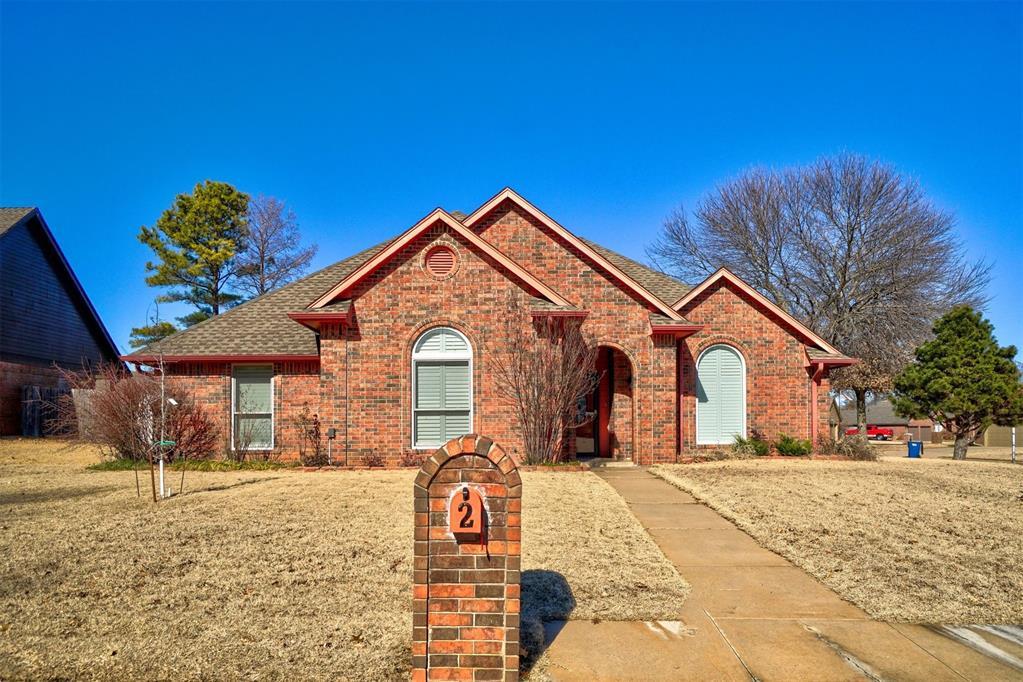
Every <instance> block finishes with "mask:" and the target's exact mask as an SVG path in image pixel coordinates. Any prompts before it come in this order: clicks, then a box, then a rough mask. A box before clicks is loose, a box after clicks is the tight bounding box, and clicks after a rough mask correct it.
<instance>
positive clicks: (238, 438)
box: [231, 365, 274, 450]
mask: <svg viewBox="0 0 1023 682" xmlns="http://www.w3.org/2000/svg"><path fill="white" fill-rule="evenodd" d="M232 374H233V379H232V384H233V385H232V391H231V393H232V396H233V406H232V410H231V417H232V422H233V423H232V427H231V428H232V442H233V447H234V448H235V449H238V450H272V449H273V446H274V427H273V366H272V365H235V366H234V368H233V373H232Z"/></svg>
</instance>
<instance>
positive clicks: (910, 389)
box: [894, 306, 1023, 459]
mask: <svg viewBox="0 0 1023 682" xmlns="http://www.w3.org/2000/svg"><path fill="white" fill-rule="evenodd" d="M1015 357H1016V348H1015V347H1014V346H1006V347H1000V346H999V345H998V342H997V341H996V340H995V336H994V327H992V325H991V323H990V322H988V321H987V320H985V319H984V318H983V317H982V316H981V314H980V313H979V312H977V311H975V310H973V309H972V308H970V307H969V306H957V307H955V308H953V309H952V310H951V311H950V312H948V313H947V314H946V315H944V316H943V317H941V318H940V319H939V320H938V321H937V322H936V323H935V325H934V338H933V339H932V340H930V341H927V342H926V343H924V344H923V345H921V346H920V347H919V348H917V350H916V361H915V362H914V363H912V364H911V365H909V366H908V367H906V369H905V370H904V371H903V372H902V374H900V375H899V376H898V377H897V378H896V380H895V400H894V402H895V409H896V411H897V412H898V413H899V414H901V415H903V416H905V417H910V418H914V419H922V418H930V419H932V420H933V421H935V422H937V423H939V424H941V425H942V426H944V427H945V428H946V429H947V430H948V431H949V432H950V433H952V434H953V435H954V436H955V449H954V454H953V459H966V447H967V445H968V444H969V442H970V439H971V438H972V437H974V436H975V435H976V434H978V433H980V432H981V431H983V430H984V429H985V428H987V427H988V426H990V425H991V424H999V425H1004V426H1011V425H1013V424H1016V423H1018V422H1019V421H1020V420H1023V384H1021V383H1020V370H1019V367H1017V365H1016V363H1015V362H1014V358H1015Z"/></svg>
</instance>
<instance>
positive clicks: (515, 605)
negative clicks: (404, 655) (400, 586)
mask: <svg viewBox="0 0 1023 682" xmlns="http://www.w3.org/2000/svg"><path fill="white" fill-rule="evenodd" d="M459 490H461V491H462V495H464V497H461V496H459ZM470 491H471V492H470ZM414 494H415V517H416V518H415V552H414V554H415V558H414V563H413V587H412V680H413V682H426V681H427V680H504V681H505V682H509V681H512V680H517V679H518V674H519V627H520V620H519V611H520V608H521V607H520V603H521V602H520V597H521V590H520V579H521V537H522V536H521V527H522V479H521V478H520V477H519V471H518V466H517V463H516V462H515V460H514V459H513V458H512V457H511V456H509V455H508V454H507V453H506V452H505V451H504V450H503V449H502V448H501V447H500V446H498V445H497V444H495V443H494V441H493V440H491V439H490V438H487V437H486V436H480V435H476V434H473V435H469V436H463V437H461V438H455V439H453V440H451V441H449V442H448V443H447V444H445V445H444V446H442V447H441V448H439V449H438V450H437V451H436V452H434V453H433V455H431V456H430V458H429V459H427V460H426V461H425V462H424V463H423V466H422V468H421V469H420V471H419V475H418V476H416V481H415V486H414ZM474 496H479V497H475V499H477V500H482V502H483V507H484V509H483V516H482V518H481V522H482V523H481V526H482V527H481V532H480V533H473V532H470V531H459V530H458V527H457V526H456V525H455V524H456V523H457V522H456V521H452V519H453V518H455V517H454V516H453V515H452V514H453V513H454V512H453V511H452V510H453V509H455V508H456V505H457V504H458V503H459V502H460V501H461V500H468V499H472V498H473V497H474ZM471 510H472V504H471V503H470V505H469V513H470V514H471V513H472V511H471ZM466 518H468V514H467V517H465V518H461V520H460V521H461V522H462V523H464V522H465V520H466ZM463 527H469V526H463Z"/></svg>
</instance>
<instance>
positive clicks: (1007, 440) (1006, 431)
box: [975, 424, 1023, 448]
mask: <svg viewBox="0 0 1023 682" xmlns="http://www.w3.org/2000/svg"><path fill="white" fill-rule="evenodd" d="M1012 428H1013V427H1011V426H994V425H992V426H989V427H987V428H986V429H984V433H983V434H982V435H981V436H980V438H978V439H977V440H976V441H975V444H976V445H983V446H985V447H991V448H1007V447H1010V446H1011V445H1012ZM1016 447H1023V424H1017V425H1016Z"/></svg>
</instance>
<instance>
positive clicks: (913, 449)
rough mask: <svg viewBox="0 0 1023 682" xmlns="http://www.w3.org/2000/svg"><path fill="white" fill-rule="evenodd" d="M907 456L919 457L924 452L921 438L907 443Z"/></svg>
mask: <svg viewBox="0 0 1023 682" xmlns="http://www.w3.org/2000/svg"><path fill="white" fill-rule="evenodd" d="M906 445H907V447H908V449H909V456H910V457H916V458H919V457H920V456H921V455H922V454H924V442H923V441H922V440H911V441H909V442H908V443H907V444H906Z"/></svg>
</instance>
